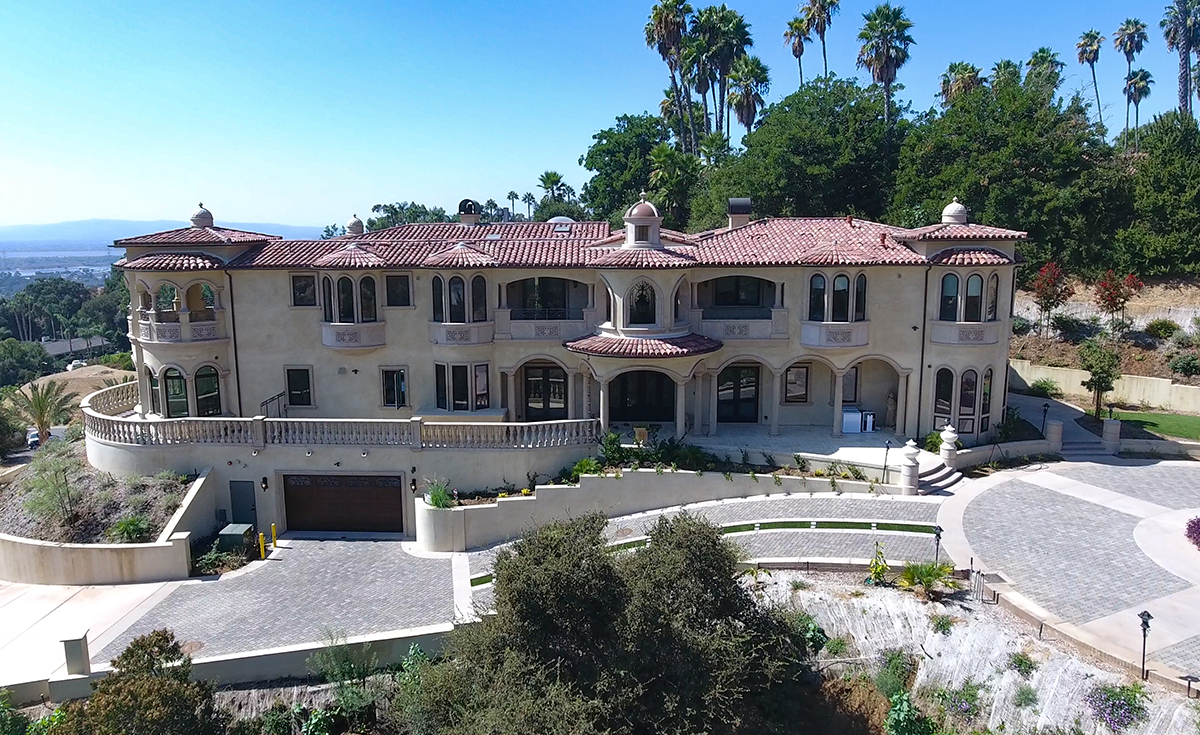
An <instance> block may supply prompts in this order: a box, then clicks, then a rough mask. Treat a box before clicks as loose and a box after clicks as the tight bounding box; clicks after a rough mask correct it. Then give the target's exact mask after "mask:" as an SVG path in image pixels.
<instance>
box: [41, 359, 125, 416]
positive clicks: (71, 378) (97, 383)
mask: <svg viewBox="0 0 1200 735" xmlns="http://www.w3.org/2000/svg"><path fill="white" fill-rule="evenodd" d="M126 377H129V378H135V377H137V373H135V372H132V371H130V370H114V369H113V368H110V367H105V366H103V365H88V366H87V367H81V368H76V369H75V370H68V371H64V372H61V373H55V374H53V375H45V376H42V377H40V378H38V379H37V380H35V381H33V382H34V384H36V385H39V386H41V385H45V384H46V383H49V382H50V381H59V382H62V383H66V384H67V387H66V391H67V392H68V393H78V394H79V395H78V396H77V397H76V398H75V400H74V401H73V405H75V406H78V405H79V402H80V401H82V400H83V399H84V397H85V396H87V395H88V394H90V393H95V392H96V391H98V390H100V389H101V388H104V387H105V385H104V381H105V380H112V381H116V382H118V383H120V382H121V381H123V380H125V378H126ZM24 387H25V386H22V388H24Z"/></svg>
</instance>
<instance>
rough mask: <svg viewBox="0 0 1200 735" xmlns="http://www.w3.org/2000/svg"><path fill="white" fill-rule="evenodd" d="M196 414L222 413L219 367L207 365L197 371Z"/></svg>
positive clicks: (215, 414)
mask: <svg viewBox="0 0 1200 735" xmlns="http://www.w3.org/2000/svg"><path fill="white" fill-rule="evenodd" d="M195 383H196V415H197V416H220V415H221V376H220V374H219V373H218V372H217V369H216V368H215V367H213V366H211V365H205V366H204V367H202V368H200V369H199V370H197V371H196V378H195Z"/></svg>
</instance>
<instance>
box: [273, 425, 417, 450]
mask: <svg viewBox="0 0 1200 735" xmlns="http://www.w3.org/2000/svg"><path fill="white" fill-rule="evenodd" d="M415 425H416V422H414V421H412V420H410V419H399V420H397V419H385V420H378V421H377V420H373V419H264V420H263V426H264V431H265V433H264V439H265V442H266V443H267V444H338V445H343V446H360V445H361V446H390V445H394V446H402V445H406V444H412V443H413V429H414V426H415Z"/></svg>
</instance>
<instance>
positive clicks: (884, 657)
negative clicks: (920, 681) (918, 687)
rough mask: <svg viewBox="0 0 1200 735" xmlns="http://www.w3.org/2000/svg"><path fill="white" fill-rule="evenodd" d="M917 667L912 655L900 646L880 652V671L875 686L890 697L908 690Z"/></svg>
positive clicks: (876, 676) (876, 675)
mask: <svg viewBox="0 0 1200 735" xmlns="http://www.w3.org/2000/svg"><path fill="white" fill-rule="evenodd" d="M915 669H916V663H915V662H914V661H913V659H912V657H911V656H909V655H908V654H907V653H905V652H904V651H901V650H900V649H898V648H889V649H887V650H886V651H883V652H881V653H880V654H879V671H877V672H876V673H875V688H876V689H878V690H879V693H880V694H882V695H883V696H885V697H887V698H888V699H892V698H893V697H895V696H896V695H897V694H902V693H904V692H905V691H907V690H908V681H909V679H910V678H911V677H912V674H913V671H914V670H915Z"/></svg>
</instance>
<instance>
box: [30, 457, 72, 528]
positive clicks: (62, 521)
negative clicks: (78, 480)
mask: <svg viewBox="0 0 1200 735" xmlns="http://www.w3.org/2000/svg"><path fill="white" fill-rule="evenodd" d="M59 444H61V442H52V443H51V444H48V445H46V447H45V448H43V449H41V450H39V451H38V453H37V454H35V455H34V458H33V462H32V463H31V466H30V470H31V473H32V474H31V476H30V478H29V480H28V483H27V485H28V488H29V492H28V493H27V494H26V496H25V509H26V510H27V511H29V513H30V515H32V516H33V517H34V518H37V519H38V520H40V521H43V522H46V523H52V524H54V525H57V526H59V527H60V528H67V527H70V526H71V525H73V524H74V523H75V522H76V521H78V520H79V511H80V504H81V500H82V493H81V492H80V491H79V488H77V487H74V486H73V485H72V484H71V483H70V482H69V481H68V479H67V472H68V470H69V461H68V460H67V458H66V457H65V456H64V455H63V454H62V453H61V452H59V451H58V446H57V445H59Z"/></svg>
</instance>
